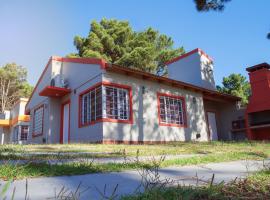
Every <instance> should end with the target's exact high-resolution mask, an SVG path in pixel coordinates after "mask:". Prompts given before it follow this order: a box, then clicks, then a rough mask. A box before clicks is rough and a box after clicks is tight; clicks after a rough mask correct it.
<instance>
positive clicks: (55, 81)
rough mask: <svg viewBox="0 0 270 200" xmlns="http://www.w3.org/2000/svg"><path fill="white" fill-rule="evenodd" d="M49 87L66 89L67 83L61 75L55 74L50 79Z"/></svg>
mask: <svg viewBox="0 0 270 200" xmlns="http://www.w3.org/2000/svg"><path fill="white" fill-rule="evenodd" d="M51 86H53V87H60V88H68V81H67V80H65V79H64V77H63V75H61V74H57V75H55V76H54V77H53V78H52V79H51Z"/></svg>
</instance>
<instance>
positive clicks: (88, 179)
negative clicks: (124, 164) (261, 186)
mask: <svg viewBox="0 0 270 200" xmlns="http://www.w3.org/2000/svg"><path fill="white" fill-rule="evenodd" d="M265 163H267V164H270V160H266V161H265ZM263 164H264V163H263V162H262V161H233V162H226V163H212V164H206V165H200V166H185V167H168V168H163V169H161V170H160V175H161V178H170V179H174V180H181V179H182V178H187V177H194V176H195V175H196V174H197V176H198V177H199V178H201V179H203V180H209V179H211V177H212V175H213V174H215V182H221V181H225V182H228V181H230V180H233V179H235V178H236V177H245V176H246V175H247V174H248V172H253V171H256V170H259V169H261V168H262V167H263ZM140 181H141V176H140V175H139V173H138V172H137V171H124V172H119V173H116V172H115V173H99V174H88V175H80V176H62V177H47V178H32V179H29V180H28V194H30V198H31V199H35V200H39V199H46V198H48V197H54V195H55V193H58V192H59V191H60V189H61V188H62V187H63V186H65V188H66V189H69V190H72V191H76V188H77V186H78V185H79V183H80V182H82V186H81V188H80V189H81V190H82V189H83V188H86V187H90V189H88V190H87V191H86V192H85V193H83V194H82V196H81V199H82V200H86V199H87V200H89V199H101V195H100V193H99V192H98V190H99V191H103V189H104V186H105V184H106V193H107V194H111V193H112V191H113V190H114V188H115V186H116V185H117V184H118V188H117V191H116V193H117V194H118V195H119V196H120V195H124V194H132V193H134V190H135V189H136V188H137V187H138V185H139V184H140ZM0 183H1V181H0ZM180 183H183V181H180ZM184 183H185V184H195V183H196V181H195V180H185V181H184ZM2 184H3V182H2ZM14 187H16V194H15V199H16V200H20V199H24V198H25V180H19V181H15V182H13V183H12V185H11V187H10V189H9V196H8V199H10V196H11V193H12V190H13V188H14ZM119 196H118V197H119Z"/></svg>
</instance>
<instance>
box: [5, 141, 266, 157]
mask: <svg viewBox="0 0 270 200" xmlns="http://www.w3.org/2000/svg"><path fill="white" fill-rule="evenodd" d="M138 151H139V155H140V156H150V155H179V154H213V153H214V154H216V153H232V152H237V153H238V152H253V153H264V154H266V155H268V156H270V143H267V142H200V143H199V142H171V143H168V144H159V145H124V144H118V145H104V144H68V145H58V144H56V145H1V146H0V159H8V158H7V157H5V156H3V155H2V156H1V153H2V152H5V153H10V155H11V154H14V153H27V152H45V153H46V152H56V153H59V152H60V153H61V152H91V153H96V155H93V156H95V157H116V156H123V154H124V153H125V154H126V155H127V156H136V154H137V152H138ZM65 156H67V155H63V157H65ZM86 156H87V155H82V156H81V157H86ZM39 157H40V158H46V156H44V155H42V156H39ZM47 158H48V159H50V158H51V156H47Z"/></svg>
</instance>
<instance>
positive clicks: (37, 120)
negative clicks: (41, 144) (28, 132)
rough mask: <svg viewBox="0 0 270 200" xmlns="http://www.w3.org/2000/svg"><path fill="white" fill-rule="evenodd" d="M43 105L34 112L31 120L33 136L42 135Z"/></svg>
mask: <svg viewBox="0 0 270 200" xmlns="http://www.w3.org/2000/svg"><path fill="white" fill-rule="evenodd" d="M43 115H44V107H43V105H42V106H40V107H38V108H36V109H35V110H34V118H33V136H39V135H42V134H43Z"/></svg>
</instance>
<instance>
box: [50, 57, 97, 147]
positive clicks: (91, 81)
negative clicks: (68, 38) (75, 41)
mask: <svg viewBox="0 0 270 200" xmlns="http://www.w3.org/2000/svg"><path fill="white" fill-rule="evenodd" d="M62 66H63V67H62V70H61V71H62V73H63V75H64V77H65V79H66V80H67V81H68V84H69V87H70V88H71V90H72V92H71V93H70V95H67V96H65V97H63V98H62V99H60V100H58V101H59V102H58V103H57V102H54V108H52V110H53V112H54V113H52V116H55V119H56V120H57V121H59V123H58V124H55V123H53V124H54V127H52V128H51V131H52V132H54V133H55V134H57V137H54V138H55V140H54V141H52V142H53V143H54V142H56V143H58V142H59V138H60V124H61V104H62V103H64V102H66V101H67V100H70V142H71V143H72V142H98V141H101V140H102V124H101V123H97V124H95V125H91V126H87V127H81V128H79V124H78V122H79V118H78V117H79V95H80V93H81V92H83V91H84V90H86V89H88V88H89V87H91V86H93V85H95V84H96V83H98V82H101V80H102V79H101V72H102V71H101V69H100V66H99V65H95V64H80V63H68V62H65V63H63V65H62ZM56 101H57V100H56ZM51 123H52V121H51Z"/></svg>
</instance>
